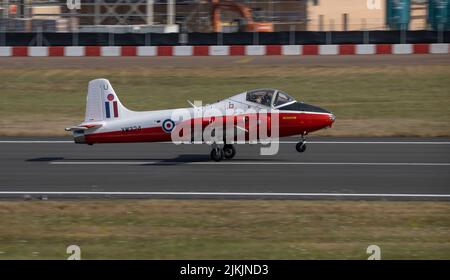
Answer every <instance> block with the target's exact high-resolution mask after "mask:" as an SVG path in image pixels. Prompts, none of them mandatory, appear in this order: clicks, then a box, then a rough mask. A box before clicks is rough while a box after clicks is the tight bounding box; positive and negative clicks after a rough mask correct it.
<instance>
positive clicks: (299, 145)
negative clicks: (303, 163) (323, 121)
mask: <svg viewBox="0 0 450 280" xmlns="http://www.w3.org/2000/svg"><path fill="white" fill-rule="evenodd" d="M295 149H296V150H297V152H299V153H303V152H304V151H306V140H305V137H304V136H303V135H302V138H301V140H300V142H298V143H297V145H295Z"/></svg>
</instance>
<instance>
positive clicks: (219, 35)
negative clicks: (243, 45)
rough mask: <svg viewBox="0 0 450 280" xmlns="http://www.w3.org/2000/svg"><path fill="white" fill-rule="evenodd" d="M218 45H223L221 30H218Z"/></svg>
mask: <svg viewBox="0 0 450 280" xmlns="http://www.w3.org/2000/svg"><path fill="white" fill-rule="evenodd" d="M217 45H219V46H222V45H223V33H222V32H221V31H220V32H217Z"/></svg>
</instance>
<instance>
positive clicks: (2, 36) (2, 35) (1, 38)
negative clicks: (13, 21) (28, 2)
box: [0, 25, 6, 46]
mask: <svg viewBox="0 0 450 280" xmlns="http://www.w3.org/2000/svg"><path fill="white" fill-rule="evenodd" d="M0 46H6V26H5V25H2V30H1V31H0Z"/></svg>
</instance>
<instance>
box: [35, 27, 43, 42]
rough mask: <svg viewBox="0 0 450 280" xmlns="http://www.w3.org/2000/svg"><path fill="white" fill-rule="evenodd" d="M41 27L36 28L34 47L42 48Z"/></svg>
mask: <svg viewBox="0 0 450 280" xmlns="http://www.w3.org/2000/svg"><path fill="white" fill-rule="evenodd" d="M42 41H43V40H42V26H38V28H37V34H36V46H38V47H42Z"/></svg>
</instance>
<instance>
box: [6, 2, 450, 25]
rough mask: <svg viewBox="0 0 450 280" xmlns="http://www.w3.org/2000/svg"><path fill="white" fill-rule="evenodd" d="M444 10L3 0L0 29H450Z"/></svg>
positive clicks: (426, 5)
mask: <svg viewBox="0 0 450 280" xmlns="http://www.w3.org/2000/svg"><path fill="white" fill-rule="evenodd" d="M449 14H450V1H449V0H339V1H336V0H259V1H258V0H234V1H231V0H0V31H8V32H33V31H43V32H70V31H75V32H113V33H130V32H134V33H147V32H154V33H171V32H272V31H275V32H278V31H292V30H295V31H352V30H392V29H394V30H398V29H402V30H403V29H404V30H431V29H434V30H438V29H441V30H448V29H449V27H450V18H449Z"/></svg>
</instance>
